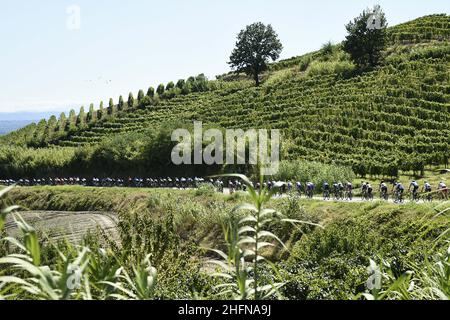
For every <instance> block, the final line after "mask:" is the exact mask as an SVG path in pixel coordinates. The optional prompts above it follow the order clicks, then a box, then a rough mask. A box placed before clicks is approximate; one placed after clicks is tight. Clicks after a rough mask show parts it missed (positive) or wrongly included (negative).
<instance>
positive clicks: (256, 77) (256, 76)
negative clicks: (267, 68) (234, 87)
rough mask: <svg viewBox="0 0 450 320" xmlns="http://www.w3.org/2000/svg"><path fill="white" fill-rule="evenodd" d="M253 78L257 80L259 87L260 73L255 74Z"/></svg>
mask: <svg viewBox="0 0 450 320" xmlns="http://www.w3.org/2000/svg"><path fill="white" fill-rule="evenodd" d="M253 78H254V79H255V82H256V86H257V87H259V84H260V82H259V74H258V72H255V73H254V75H253Z"/></svg>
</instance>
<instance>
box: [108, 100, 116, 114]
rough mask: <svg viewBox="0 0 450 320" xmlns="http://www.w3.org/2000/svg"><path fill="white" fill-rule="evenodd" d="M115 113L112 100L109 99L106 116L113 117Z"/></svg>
mask: <svg viewBox="0 0 450 320" xmlns="http://www.w3.org/2000/svg"><path fill="white" fill-rule="evenodd" d="M115 113H116V106H115V105H114V100H113V98H110V99H109V107H108V114H110V115H114V114H115Z"/></svg>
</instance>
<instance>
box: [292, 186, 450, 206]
mask: <svg viewBox="0 0 450 320" xmlns="http://www.w3.org/2000/svg"><path fill="white" fill-rule="evenodd" d="M297 189H298V190H297V191H298V192H299V193H301V183H299V182H297ZM314 189H315V186H314V184H313V183H312V182H308V183H307V184H306V196H307V197H309V198H312V197H313V194H314ZM322 189H323V199H324V200H330V199H331V198H333V200H347V201H351V200H352V199H353V194H354V188H353V184H352V183H351V182H346V183H345V184H343V183H342V182H337V183H334V184H333V185H332V186H331V185H330V184H329V183H328V182H324V183H323V186H322ZM405 190H406V189H405V187H404V185H403V184H402V183H401V182H397V181H396V182H394V183H393V184H392V190H391V194H392V196H393V199H394V202H395V203H402V202H404V201H405ZM419 190H420V191H419ZM378 192H379V195H380V199H381V200H386V201H388V200H389V186H388V183H386V182H385V181H381V183H380V184H379V185H378ZM408 192H409V193H410V195H411V197H410V199H411V201H419V200H420V199H421V198H422V199H423V200H424V201H432V200H433V195H437V197H438V198H439V199H440V200H448V188H447V185H446V184H445V183H444V182H442V181H441V182H440V183H439V185H438V187H437V191H436V192H433V187H432V186H431V184H430V183H429V182H428V181H426V182H425V183H424V185H423V186H422V189H420V185H419V183H418V182H417V181H412V182H411V183H410V185H409V188H408ZM420 193H422V194H423V197H421V195H420ZM374 194H375V190H374V188H373V186H372V184H371V183H370V182H364V181H363V182H362V183H361V199H362V200H364V201H371V200H374V198H375V195H374Z"/></svg>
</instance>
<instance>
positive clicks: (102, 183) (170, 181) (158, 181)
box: [0, 177, 215, 189]
mask: <svg viewBox="0 0 450 320" xmlns="http://www.w3.org/2000/svg"><path fill="white" fill-rule="evenodd" d="M205 182H206V180H205V179H204V178H197V177H195V178H170V177H168V178H127V179H121V178H95V177H94V178H89V179H86V178H79V177H70V178H42V179H20V180H17V181H16V180H12V179H9V180H0V185H6V186H10V185H18V186H90V187H131V188H179V189H188V188H197V187H198V186H199V185H200V184H202V183H205ZM208 182H211V183H215V181H214V180H210V181H208Z"/></svg>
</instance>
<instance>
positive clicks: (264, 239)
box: [209, 174, 318, 300]
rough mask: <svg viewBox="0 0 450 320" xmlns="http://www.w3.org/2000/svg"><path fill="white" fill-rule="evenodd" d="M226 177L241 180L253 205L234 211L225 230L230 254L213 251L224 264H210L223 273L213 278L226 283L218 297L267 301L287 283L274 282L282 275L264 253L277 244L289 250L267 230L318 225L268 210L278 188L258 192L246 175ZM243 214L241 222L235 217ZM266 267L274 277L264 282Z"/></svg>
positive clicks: (246, 205)
mask: <svg viewBox="0 0 450 320" xmlns="http://www.w3.org/2000/svg"><path fill="white" fill-rule="evenodd" d="M225 177H234V178H239V179H241V180H242V181H243V182H244V183H245V185H246V186H247V190H248V194H249V196H250V199H251V200H252V203H244V204H241V205H238V206H237V207H235V208H234V210H233V212H232V215H231V217H230V221H229V222H228V224H226V225H225V226H224V234H225V241H226V243H227V247H228V252H227V253H225V252H223V251H221V250H217V249H210V250H211V251H213V252H215V253H216V254H218V255H219V256H220V257H221V258H222V260H210V261H209V263H211V264H212V265H215V266H218V267H219V270H221V272H217V273H214V274H213V276H215V277H217V278H220V279H222V280H223V283H221V284H219V285H217V286H216V287H215V289H217V290H218V291H219V293H218V295H219V296H231V297H233V298H239V299H244V300H245V299H255V300H258V299H268V298H270V297H272V296H274V295H276V294H277V293H278V290H279V289H280V288H281V287H282V286H283V285H284V283H282V282H277V281H276V280H275V279H276V278H277V277H278V276H279V272H278V270H277V268H276V266H275V265H274V264H273V263H272V262H270V261H269V260H268V259H267V258H266V257H264V255H263V252H264V249H266V248H268V247H274V246H275V243H278V244H280V245H281V246H282V247H283V248H284V249H285V250H287V247H286V246H285V244H284V243H283V241H282V240H281V239H280V238H279V237H278V236H276V235H275V234H273V233H272V232H270V231H268V230H267V226H268V224H270V223H273V222H274V221H275V219H277V220H278V221H279V222H288V223H292V224H293V225H296V224H299V223H306V224H311V225H315V226H318V225H317V224H313V223H309V222H305V221H299V220H294V219H287V218H285V217H284V216H283V215H282V214H281V213H279V212H277V211H276V210H273V209H267V208H265V205H266V204H267V202H268V201H269V200H270V199H271V198H272V196H274V195H275V194H276V193H277V191H278V186H276V187H275V188H273V189H271V190H268V189H267V188H262V189H260V190H256V189H255V188H254V186H253V184H252V182H251V181H250V180H249V179H248V178H247V177H245V176H243V175H238V174H233V175H225ZM261 182H262V178H261ZM261 185H262V183H261ZM240 211H246V212H249V213H248V214H247V215H245V216H244V217H243V218H240V219H239V220H238V218H237V216H236V214H237V213H238V212H240ZM267 266H268V267H269V268H270V269H271V270H272V276H271V277H270V280H268V281H266V282H263V277H262V276H261V274H260V272H261V271H262V269H263V267H267Z"/></svg>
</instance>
